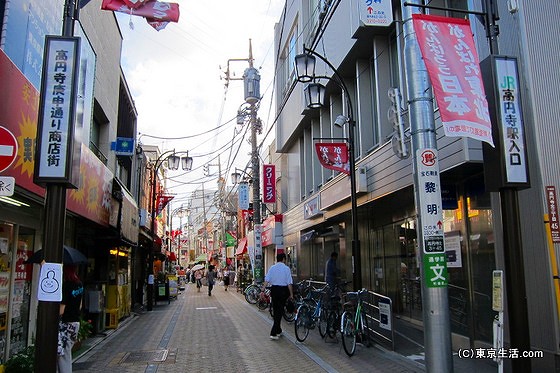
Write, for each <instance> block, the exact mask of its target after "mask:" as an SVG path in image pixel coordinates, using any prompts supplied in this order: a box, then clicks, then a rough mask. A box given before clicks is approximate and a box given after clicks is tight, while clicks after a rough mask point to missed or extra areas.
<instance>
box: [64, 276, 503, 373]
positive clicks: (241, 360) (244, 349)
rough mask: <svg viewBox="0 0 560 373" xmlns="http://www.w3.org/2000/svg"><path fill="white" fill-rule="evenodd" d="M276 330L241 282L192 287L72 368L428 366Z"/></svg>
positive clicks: (89, 349)
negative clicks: (350, 351) (274, 335)
mask: <svg viewBox="0 0 560 373" xmlns="http://www.w3.org/2000/svg"><path fill="white" fill-rule="evenodd" d="M271 327H272V318H271V317H270V314H269V312H268V310H266V311H259V310H258V309H257V307H256V306H254V305H250V304H248V303H247V302H246V301H245V298H244V297H243V295H242V294H241V293H239V292H236V290H235V287H230V288H229V290H228V291H225V290H224V287H223V286H216V287H215V288H214V291H213V292H212V296H208V294H207V288H206V287H204V288H203V289H202V291H201V292H197V291H196V287H195V286H194V284H188V285H187V288H186V289H185V290H184V291H183V292H181V293H180V294H179V296H178V297H177V299H176V300H171V302H169V303H168V302H167V301H166V302H161V301H160V302H158V303H157V304H156V305H155V306H154V307H153V310H152V311H150V312H139V313H133V315H132V316H130V317H128V318H127V319H125V320H123V322H121V324H120V325H119V327H118V328H117V329H116V330H114V331H109V332H108V333H106V335H100V336H95V337H92V338H88V339H87V340H86V348H85V349H84V351H83V352H81V353H80V355H79V356H77V357H75V358H74V364H73V367H74V372H115V373H116V372H119V373H120V372H131V373H132V372H134V373H138V372H147V373H155V372H158V373H167V372H170V373H178V372H220V373H224V372H228V373H229V372H243V373H245V372H292V373H296V372H305V373H313V372H334V373H336V372H344V373H346V372H349V373H351V372H400V373H409V372H424V371H425V369H424V365H423V364H422V360H421V359H419V360H418V356H419V355H415V358H416V359H417V360H414V359H411V358H408V357H406V356H403V355H401V354H399V353H397V352H394V351H390V350H389V349H387V348H386V347H383V346H381V345H377V344H374V345H373V346H372V347H365V346H361V345H359V346H358V347H357V350H356V353H355V355H354V356H352V357H348V356H347V355H346V353H345V352H344V349H343V348H342V343H341V342H340V341H337V340H334V341H332V340H331V341H325V340H323V339H321V338H320V336H319V332H318V331H316V330H312V331H311V332H310V333H309V337H308V338H307V340H306V341H305V342H304V343H300V342H297V340H296V338H295V336H294V326H293V323H287V322H286V321H285V320H282V329H283V331H284V335H283V336H282V337H280V339H279V340H271V339H270V338H269V333H270V329H271ZM397 351H398V348H397ZM420 356H421V354H420ZM454 360H457V358H455V359H454ZM470 363H476V361H475V360H472V361H471V362H469V361H465V360H462V361H459V362H458V363H457V364H456V365H455V372H472V371H475V370H476V371H477V372H478V373H482V372H485V371H486V370H485V369H484V367H483V368H482V369H481V368H480V367H474V366H473V365H472V364H470ZM489 367H490V366H489ZM487 371H496V369H495V368H493V369H492V370H487Z"/></svg>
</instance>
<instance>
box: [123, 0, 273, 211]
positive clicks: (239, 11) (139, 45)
mask: <svg viewBox="0 0 560 373" xmlns="http://www.w3.org/2000/svg"><path fill="white" fill-rule="evenodd" d="M175 2H177V3H179V6H180V12H181V15H180V18H179V22H178V23H170V24H168V25H167V27H166V28H165V29H163V30H161V31H156V30H155V29H153V28H152V27H151V26H149V25H148V24H147V23H146V22H145V21H144V19H142V18H139V17H134V16H132V17H131V16H128V15H125V14H122V13H115V14H116V15H117V18H118V21H119V24H120V27H121V31H122V33H123V39H124V40H123V51H122V52H123V54H122V66H123V70H124V73H125V76H126V79H127V82H128V85H129V88H130V90H131V93H132V97H133V99H134V102H135V105H136V109H137V110H138V131H139V141H140V142H141V143H143V144H149V145H158V146H159V147H160V150H161V151H167V150H171V149H176V150H177V151H179V150H188V151H189V155H191V156H192V157H193V158H194V165H193V171H191V172H190V173H188V174H186V175H183V176H177V175H181V173H180V172H174V173H171V174H170V176H174V177H175V179H179V180H180V181H182V182H186V183H187V184H184V185H181V186H179V185H178V184H176V183H173V182H172V183H171V184H170V185H171V192H172V193H177V196H176V198H175V199H176V201H175V203H174V205H175V206H173V207H178V206H180V201H181V200H182V201H186V194H189V196H190V192H192V191H193V190H195V189H200V182H202V181H205V188H207V189H215V188H216V181H217V174H218V166H217V164H218V160H217V158H216V157H217V155H218V154H221V155H220V164H221V168H222V176H224V177H226V178H227V183H228V185H229V184H231V180H230V179H231V178H230V176H229V174H230V173H231V172H233V169H234V168H235V167H245V165H246V164H247V162H249V160H250V156H249V155H248V154H247V153H248V152H250V144H249V143H248V142H247V141H245V140H244V141H240V140H239V139H240V138H241V136H242V135H238V136H236V137H235V139H236V140H237V141H236V142H235V143H234V144H232V139H233V138H234V131H235V128H236V127H237V128H238V129H242V130H243V132H245V129H246V128H245V127H246V126H245V127H242V128H241V127H240V126H238V125H236V121H235V116H236V114H237V109H238V108H239V106H240V105H241V104H242V103H243V102H244V97H243V96H244V95H243V82H242V81H241V80H232V81H230V84H229V88H228V90H227V93H226V89H225V85H224V83H225V80H224V79H223V77H224V72H225V69H226V66H227V63H228V60H231V59H244V58H248V57H249V39H251V40H252V46H253V58H254V60H255V61H254V67H256V68H257V69H259V70H260V74H261V95H262V96H264V97H263V99H262V102H261V107H260V109H259V117H260V118H261V119H262V120H263V122H264V124H263V126H264V128H265V129H268V128H269V127H270V126H271V125H272V122H273V120H274V113H273V110H274V109H273V108H271V106H272V104H271V102H272V101H271V95H272V81H273V74H274V55H275V51H274V36H273V34H274V24H275V23H276V22H278V21H279V19H280V15H281V12H282V9H283V6H284V0H236V1H205V0H178V1H175ZM130 22H132V24H133V27H132V28H131V27H130V25H129V24H130ZM248 66H249V65H248V62H245V61H232V62H230V71H231V72H232V73H234V74H235V77H236V78H241V76H242V75H243V71H244V70H245V69H246V68H247V67H248ZM220 67H221V69H220ZM220 78H222V79H220ZM271 110H272V112H270V111H271ZM219 126H221V127H220V128H219V129H218V130H215V131H210V132H209V133H208V134H206V135H201V136H195V135H198V134H201V133H203V132H207V131H209V130H212V129H214V128H216V127H219ZM263 133H265V132H264V131H263ZM156 137H160V138H156ZM273 137H274V131H272V133H271V134H270V135H268V137H267V138H266V140H265V144H269V143H270V142H271V141H272V139H273ZM249 138H250V131H248V132H247V135H246V137H245V139H249ZM262 139H263V136H259V139H258V142H259V143H260V142H261V141H262ZM239 144H243V145H242V148H241V149H239V150H238V148H239ZM230 149H231V150H230ZM236 153H237V156H235V155H236ZM233 159H235V161H233ZM207 163H210V164H216V166H210V171H211V173H212V174H214V177H210V178H204V177H203V169H202V166H203V165H204V164H207ZM232 163H233V164H234V166H233V169H232V170H229V172H227V170H226V167H228V165H231V164H232ZM226 172H227V174H226ZM191 183H194V184H191ZM178 202H179V203H178Z"/></svg>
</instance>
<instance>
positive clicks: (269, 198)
mask: <svg viewBox="0 0 560 373" xmlns="http://www.w3.org/2000/svg"><path fill="white" fill-rule="evenodd" d="M263 202H264V203H275V202H276V166H274V165H273V164H264V165H263Z"/></svg>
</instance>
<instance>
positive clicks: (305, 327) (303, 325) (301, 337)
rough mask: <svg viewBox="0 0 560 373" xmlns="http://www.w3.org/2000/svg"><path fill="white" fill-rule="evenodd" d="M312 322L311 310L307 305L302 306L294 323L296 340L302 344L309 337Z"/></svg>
mask: <svg viewBox="0 0 560 373" xmlns="http://www.w3.org/2000/svg"><path fill="white" fill-rule="evenodd" d="M310 322H311V310H310V309H309V307H307V305H305V304H302V305H301V306H299V308H298V309H297V313H296V319H295V322H294V331H295V333H296V339H297V340H298V341H300V342H303V341H305V339H306V338H307V336H308V335H309V324H310Z"/></svg>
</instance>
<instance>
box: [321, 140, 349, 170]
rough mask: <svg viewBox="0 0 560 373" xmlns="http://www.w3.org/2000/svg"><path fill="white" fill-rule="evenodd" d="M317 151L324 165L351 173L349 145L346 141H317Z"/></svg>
mask: <svg viewBox="0 0 560 373" xmlns="http://www.w3.org/2000/svg"><path fill="white" fill-rule="evenodd" d="M315 151H316V152H317V156H318V157H319V162H321V165H323V167H325V168H328V169H330V170H335V171H341V172H344V173H345V174H348V175H349V174H350V164H349V162H348V145H347V144H346V143H345V142H316V143H315Z"/></svg>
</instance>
